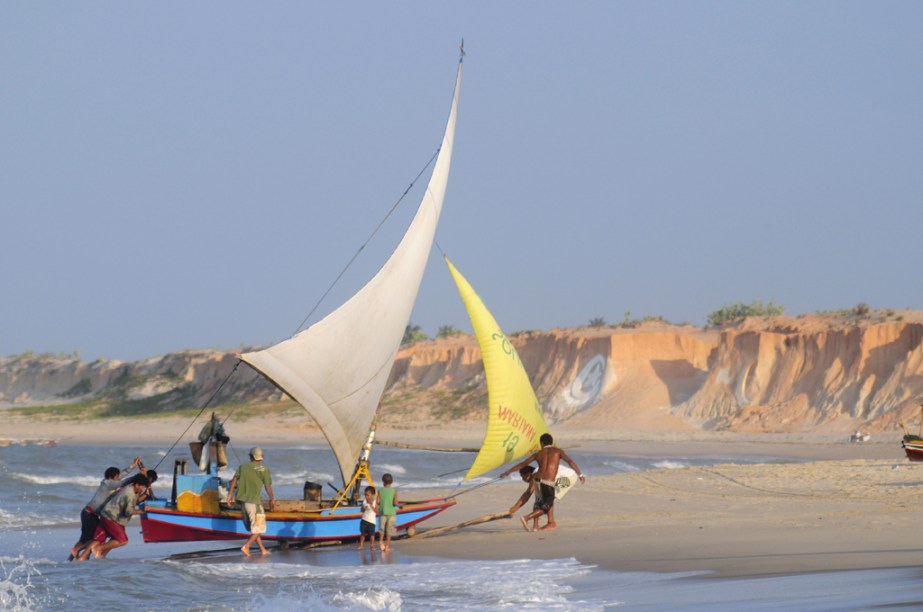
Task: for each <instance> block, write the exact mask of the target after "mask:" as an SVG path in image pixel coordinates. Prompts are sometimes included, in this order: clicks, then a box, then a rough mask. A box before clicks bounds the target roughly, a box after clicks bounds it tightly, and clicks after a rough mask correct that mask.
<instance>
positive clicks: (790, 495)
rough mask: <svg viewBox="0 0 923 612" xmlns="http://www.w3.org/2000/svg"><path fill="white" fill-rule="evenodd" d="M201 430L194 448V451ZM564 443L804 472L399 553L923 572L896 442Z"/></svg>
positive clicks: (33, 434)
mask: <svg viewBox="0 0 923 612" xmlns="http://www.w3.org/2000/svg"><path fill="white" fill-rule="evenodd" d="M187 425H188V422H186V421H183V422H180V421H179V420H174V419H155V420H143V421H124V422H119V421H105V422H94V423H91V424H77V423H65V422H60V421H53V422H45V423H39V424H36V423H24V422H15V421H9V420H4V421H2V422H0V438H12V439H35V438H53V439H58V440H60V441H61V442H62V443H72V444H73V443H77V444H110V445H111V444H113V441H117V443H118V444H125V445H130V444H132V443H141V442H143V443H145V444H152V443H163V444H165V445H166V446H169V445H170V444H172V443H173V442H174V441H175V440H176V438H177V436H178V435H179V434H180V433H181V432H182V431H183V429H184V428H185V427H186V426H187ZM193 430H195V431H197V428H196V427H193ZM193 430H190V432H188V433H187V434H186V438H189V439H191V438H192V437H194V435H195V431H193ZM237 430H238V433H240V434H241V435H237V436H236V437H235V440H234V442H235V443H236V444H238V445H243V446H248V445H250V444H257V443H259V444H261V445H267V446H268V445H272V444H290V443H296V444H297V443H306V442H307V443H322V437H321V435H320V434H319V433H317V432H316V430H311V429H310V428H305V427H301V426H299V425H298V424H293V423H291V422H289V423H286V422H279V423H261V424H260V426H259V430H258V431H257V430H256V428H249V427H248V428H244V427H242V426H238V427H237ZM244 431H246V435H244V434H243V432H244ZM481 433H482V432H480V431H477V430H474V429H467V430H466V429H460V430H456V431H451V432H437V431H431V430H419V431H417V430H391V431H382V432H380V434H379V438H380V439H382V440H387V441H394V442H403V443H411V444H427V445H434V446H443V447H452V446H472V445H473V446H476V445H477V444H478V442H479V437H480V435H481ZM555 433H556V435H557V438H558V440H557V441H558V443H559V444H560V445H561V446H562V447H564V448H579V449H580V451H581V452H582V453H605V454H610V455H616V454H617V455H642V456H656V457H664V458H669V457H677V456H693V455H711V456H743V455H763V456H767V457H788V458H801V459H805V460H807V461H805V462H799V463H777V464H758V465H748V464H736V463H727V464H719V465H715V466H712V467H689V468H682V469H660V470H652V471H645V472H632V473H618V474H614V475H606V476H594V475H593V474H587V476H588V482H587V483H586V484H585V485H582V486H579V487H578V488H577V489H575V490H574V491H573V492H571V493H570V494H569V495H568V496H567V497H566V498H565V499H563V500H561V501H560V502H559V504H558V505H557V507H556V519H557V523H558V529H557V530H553V531H541V532H537V533H532V532H526V531H525V530H523V528H522V526H521V524H520V522H519V520H518V518H516V519H512V520H510V519H501V520H496V521H492V522H489V523H483V524H479V525H475V526H471V527H466V528H464V529H460V530H457V531H452V532H449V533H446V534H443V535H438V536H434V537H432V538H426V539H413V538H410V539H403V540H401V541H399V542H397V543H396V544H395V546H397V547H399V550H402V551H404V552H405V553H406V554H413V555H437V556H443V557H449V558H465V559H520V558H562V557H574V558H576V559H577V560H578V561H580V562H582V563H585V564H592V565H598V566H600V567H603V568H608V569H613V570H622V571H629V570H638V571H653V572H679V571H709V572H714V575H717V576H764V575H775V574H792V573H802V572H814V571H823V570H844V569H875V568H892V567H908V566H918V565H923V547H921V546H920V545H918V544H917V543H916V540H915V534H916V528H917V526H918V523H919V522H920V520H921V519H923V510H921V509H919V508H918V504H919V503H920V502H919V499H920V492H921V491H923V473H920V470H923V464H914V463H910V462H908V461H907V460H906V459H905V458H904V456H903V452H902V451H901V448H900V435H899V434H896V433H895V434H893V435H885V434H881V435H878V436H876V439H873V440H872V441H870V442H866V443H861V444H849V443H847V442H846V441H845V436H830V435H812V434H730V433H726V432H725V433H720V434H718V433H716V434H709V433H705V432H694V433H655V434H650V433H645V434H626V433H624V432H622V433H618V434H607V433H606V432H600V431H593V432H586V431H568V430H566V429H560V430H556V431H555ZM607 438H608V439H607ZM515 491H518V489H516V490H514V494H511V492H510V488H509V487H503V488H502V489H500V488H497V487H491V486H485V487H481V488H479V489H476V490H473V491H470V492H466V493H464V494H462V495H461V496H459V497H458V505H457V506H456V507H454V508H452V509H450V510H449V511H447V512H445V513H443V514H441V515H439V516H438V517H436V518H434V519H433V520H431V521H429V522H428V523H427V524H426V528H435V527H440V526H445V525H453V524H457V523H461V522H463V521H466V520H469V519H474V518H477V517H480V516H483V515H487V514H493V513H499V512H504V511H505V510H507V509H508V508H509V507H510V506H511V505H512V503H513V502H514V501H515V498H516V495H515ZM432 493H434V494H438V495H444V494H447V493H448V492H447V491H434V492H432ZM414 494H421V495H424V494H423V493H420V492H417V491H415V492H414ZM524 511H525V509H521V510H520V511H519V513H518V515H522V514H524ZM543 523H544V520H543ZM421 531H422V529H421Z"/></svg>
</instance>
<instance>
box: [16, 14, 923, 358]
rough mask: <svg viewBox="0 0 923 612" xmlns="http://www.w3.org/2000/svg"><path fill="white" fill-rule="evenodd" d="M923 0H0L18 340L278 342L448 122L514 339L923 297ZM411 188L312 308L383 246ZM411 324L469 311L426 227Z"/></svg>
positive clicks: (404, 216)
mask: <svg viewBox="0 0 923 612" xmlns="http://www.w3.org/2000/svg"><path fill="white" fill-rule="evenodd" d="M921 24H923V3H919V2H891V1H885V2H850V1H822V0H819V1H814V2H794V1H792V2H786V1H780V2H721V1H719V2H685V1H682V2H671V1H650V2H614V1H613V2H592V1H591V2H581V3H551V2H520V1H510V2H485V1H476V2H458V3H451V4H450V3H441V2H400V3H383V2H355V3H338V2H324V3H313V2H294V1H279V2H272V3H269V4H266V3H262V4H254V3H250V2H237V1H222V2H217V1H210V0H203V1H198V2H175V1H164V2H157V3H134V2H133V3H128V2H114V1H106V0H100V1H98V2H83V3H78V2H70V3H60V2H47V1H35V0H10V1H7V2H3V3H0V279H2V280H0V287H2V289H0V356H3V355H16V354H20V353H23V352H26V351H32V352H35V353H62V352H63V353H68V354H71V353H75V352H76V354H78V355H79V356H80V357H81V358H82V359H86V360H93V359H97V358H105V359H124V360H134V359H142V358H147V357H151V356H156V355H162V354H165V353H168V352H173V351H179V350H185V349H206V348H221V349H230V350H236V349H239V348H240V347H242V346H251V345H267V344H271V343H274V342H278V341H281V340H284V339H286V338H288V337H289V336H291V335H292V334H293V333H294V332H295V331H296V330H297V329H298V328H299V325H300V324H301V322H302V321H303V320H304V319H305V317H306V316H308V314H309V313H311V312H312V309H313V308H314V306H315V304H317V302H318V300H320V298H321V297H322V296H323V295H324V293H325V292H326V291H327V289H328V287H330V285H331V283H332V282H333V280H334V279H335V278H336V276H337V274H339V272H340V271H341V270H342V269H343V267H344V266H345V265H346V263H347V262H348V261H349V260H350V258H351V257H352V256H353V255H354V254H355V253H356V252H357V250H358V249H359V248H360V247H361V246H362V245H363V244H364V243H365V242H366V240H367V238H368V237H369V235H370V234H371V233H372V231H373V230H374V228H375V226H376V225H377V224H378V223H379V222H380V221H381V220H382V219H383V218H384V217H385V216H386V214H387V213H388V211H389V210H390V209H391V207H392V206H393V205H394V204H395V202H397V201H398V200H399V199H400V197H401V194H402V193H403V192H404V190H405V189H407V187H408V186H409V185H410V184H411V183H412V182H413V180H414V177H416V176H417V174H418V173H419V172H420V171H421V169H423V168H424V167H425V166H426V164H427V162H428V161H429V159H430V158H431V157H432V155H433V154H434V152H435V151H436V148H437V147H438V145H439V142H440V141H441V138H442V132H443V129H444V127H445V120H446V118H447V115H448V110H449V104H450V102H451V96H452V89H453V86H454V80H455V72H456V67H457V61H458V45H459V42H460V41H461V39H464V41H465V51H466V56H465V59H464V77H463V83H462V89H461V96H460V104H459V115H458V124H457V133H456V143H455V150H454V157H453V165H452V171H451V175H450V177H449V186H448V193H447V196H446V200H445V205H444V208H443V214H442V218H441V221H440V226H439V229H438V231H437V236H436V240H437V242H438V244H439V246H440V247H441V248H442V249H443V250H444V251H445V252H446V253H447V254H448V255H449V257H450V258H451V259H452V261H453V263H454V264H455V265H456V266H457V267H458V268H459V270H461V272H462V273H463V274H464V275H465V276H466V277H467V279H468V280H469V281H470V282H471V284H472V285H473V286H474V287H475V289H476V290H477V291H478V293H479V294H480V296H481V298H482V299H483V300H484V302H485V304H486V305H487V307H488V308H489V309H490V310H491V312H492V313H493V315H494V317H495V318H496V319H497V321H498V322H499V324H500V325H501V327H502V328H503V329H504V331H506V332H507V333H508V334H509V333H512V332H516V331H523V330H547V329H551V328H555V327H576V326H581V325H586V324H587V323H588V322H589V321H590V320H591V319H596V318H603V319H605V321H606V322H609V323H618V322H621V321H622V320H623V319H624V317H625V316H626V313H630V314H629V316H630V318H643V317H646V316H660V317H663V318H665V319H667V320H669V321H671V322H674V323H683V322H688V323H692V324H695V325H703V324H704V323H705V322H706V318H707V316H708V314H709V313H710V312H712V311H714V310H717V309H718V308H721V307H722V306H724V305H727V304H731V303H737V302H744V303H750V302H751V301H753V300H762V301H764V302H768V301H769V300H774V301H775V302H776V303H778V304H780V305H783V306H784V307H785V310H786V313H787V314H802V313H812V312H817V311H823V310H838V309H849V308H852V307H854V306H855V305H857V304H859V303H866V304H869V305H871V306H872V307H874V308H892V309H903V308H914V309H923V283H921V274H920V261H921V258H923V246H921V244H923V240H921V233H923V232H921V228H923V36H921V35H920V27H921ZM427 179H428V171H427V173H426V174H425V175H424V176H423V178H421V179H420V180H419V181H418V182H417V184H416V186H415V188H414V189H412V190H411V191H410V192H409V193H408V195H407V196H406V197H405V198H404V199H403V200H401V203H400V205H399V206H398V208H397V210H396V212H395V213H394V214H393V215H391V216H390V217H389V218H388V222H387V224H386V226H385V228H384V229H383V230H382V231H380V232H379V233H377V234H376V235H375V237H374V239H373V240H372V242H370V243H369V245H368V246H367V247H366V248H364V249H363V250H362V252H361V254H360V256H359V257H358V259H357V262H356V263H355V264H353V265H352V266H351V267H350V268H349V269H348V271H347V273H346V274H344V276H343V277H342V279H341V280H340V281H339V282H338V283H337V284H336V286H335V287H334V289H333V290H332V291H331V292H330V294H329V295H328V297H327V298H325V299H324V301H322V302H321V305H320V307H319V308H317V309H316V310H315V311H314V314H312V315H311V316H310V317H309V320H308V323H309V324H310V323H313V322H316V321H317V320H319V319H320V318H322V317H323V316H324V315H325V314H327V313H329V312H330V311H331V310H333V309H334V308H336V306H337V305H338V304H339V303H341V302H342V301H343V300H345V299H347V298H348V296H349V295H351V294H352V293H353V292H355V291H356V290H358V289H359V288H360V287H361V286H362V285H363V284H364V283H365V282H366V281H367V280H368V279H369V278H371V276H372V275H374V273H375V271H376V270H377V269H378V267H379V266H380V265H381V264H382V263H383V262H384V261H385V259H386V258H387V256H388V255H389V253H390V251H391V250H392V249H393V248H394V246H396V244H397V241H398V240H399V238H400V236H401V235H402V234H403V232H404V230H405V229H406V225H407V223H408V222H409V220H410V218H411V217H412V215H413V213H414V211H415V209H416V206H417V205H418V203H419V201H420V198H421V195H422V194H421V191H420V188H421V187H422V186H423V185H425V183H426V180H427ZM411 322H412V323H413V324H415V325H419V326H420V327H421V328H422V330H423V331H424V332H426V333H428V334H429V335H431V336H432V335H435V334H436V332H437V331H438V329H439V328H440V327H441V326H444V325H451V326H453V327H456V328H458V329H461V330H463V331H470V329H471V326H470V323H469V322H468V320H467V315H466V313H465V310H464V307H463V305H462V303H461V300H460V298H459V296H458V294H457V291H456V290H455V288H454V284H453V282H452V279H451V276H450V274H449V272H448V270H447V268H446V266H445V264H444V263H443V262H442V260H441V257H440V256H439V252H438V250H436V249H434V250H433V254H432V256H431V259H430V262H429V264H428V267H427V271H426V275H425V277H424V280H423V285H422V287H421V289H420V294H419V297H418V299H417V302H416V305H415V307H414V312H413V315H412V319H411Z"/></svg>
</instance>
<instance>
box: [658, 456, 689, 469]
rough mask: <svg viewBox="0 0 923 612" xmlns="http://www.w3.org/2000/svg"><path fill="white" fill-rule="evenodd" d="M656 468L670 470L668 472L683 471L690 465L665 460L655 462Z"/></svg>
mask: <svg viewBox="0 0 923 612" xmlns="http://www.w3.org/2000/svg"><path fill="white" fill-rule="evenodd" d="M654 467H655V468H661V469H668V470H681V469H683V468H687V467H689V464H688V463H684V462H682V461H672V460H670V459H664V460H663V461H656V462H654Z"/></svg>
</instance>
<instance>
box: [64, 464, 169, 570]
mask: <svg viewBox="0 0 923 612" xmlns="http://www.w3.org/2000/svg"><path fill="white" fill-rule="evenodd" d="M149 486H151V481H150V480H148V479H147V476H145V475H144V474H135V475H134V477H132V479H131V484H129V485H128V486H127V487H125V488H123V489H121V490H120V491H119V493H118V495H116V496H115V497H113V498H112V499H110V500H109V501H108V502H106V504H105V505H104V506H103V507H102V509H100V511H99V527H97V528H96V534H94V536H93V542H92V543H91V544H90V546H89V547H88V548H87V549H86V550H85V551H84V552H83V554H82V555H80V560H81V561H83V560H85V559H88V558H89V557H90V553H92V554H93V556H94V557H96V558H97V559H103V558H105V557H106V555H108V554H109V551H110V550H112V549H113V548H119V547H121V546H125V545H126V544H128V534H127V533H126V532H125V525H127V524H128V521H130V520H131V517H132V516H133V515H134V514H135V507H136V506H137V505H138V499H139V498H140V496H141V495H142V494H143V493H144V492H145V491H146V490H147V488H148V487H149Z"/></svg>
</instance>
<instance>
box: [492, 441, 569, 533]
mask: <svg viewBox="0 0 923 612" xmlns="http://www.w3.org/2000/svg"><path fill="white" fill-rule="evenodd" d="M539 443H540V444H541V445H542V449H541V450H540V451H538V452H536V453H533V454H532V455H530V456H529V457H528V458H527V459H526V460H525V461H523V462H521V463H518V464H516V465H515V466H513V467H511V468H510V469H508V470H506V471H505V472H503V473H502V474H500V476H501V477H502V478H506V477H507V476H509V475H510V474H512V473H513V472H515V471H517V470H519V469H520V468H524V467H526V466H527V465H529V464H530V463H532V462H533V461H534V462H537V463H538V473H537V474H536V477H537V479H538V484H539V488H540V490H541V493H542V501H541V502H540V504H539V508H538V509H537V510H535V511H533V512H532V513H530V514H527V515H526V516H524V517H522V518H520V519H519V520H520V521H521V522H522V526H523V527H524V528H525V530H526V531H529V521H531V520H533V519H535V518H537V517H539V516H541V515H542V514H547V515H548V524H547V525H545V526H544V527H542V530H545V529H555V528H556V527H557V526H558V525H557V523H555V522H554V515H553V514H552V513H551V511H552V508H553V507H554V497H555V480H556V479H557V476H558V467H560V465H561V460H564V461H565V462H566V463H567V464H568V465H570V466H571V467H572V468H573V469H574V471H575V472H577V476H578V477H579V478H580V482H581V483H585V482H586V476H584V475H583V473H582V472H581V471H580V468H579V467H577V464H576V463H575V462H574V460H573V459H571V458H570V457H569V456H568V455H567V453H565V452H564V451H563V450H561V449H560V448H558V447H556V446H555V445H554V438H552V437H551V434H550V433H544V434H542V436H541V437H540V438H539Z"/></svg>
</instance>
